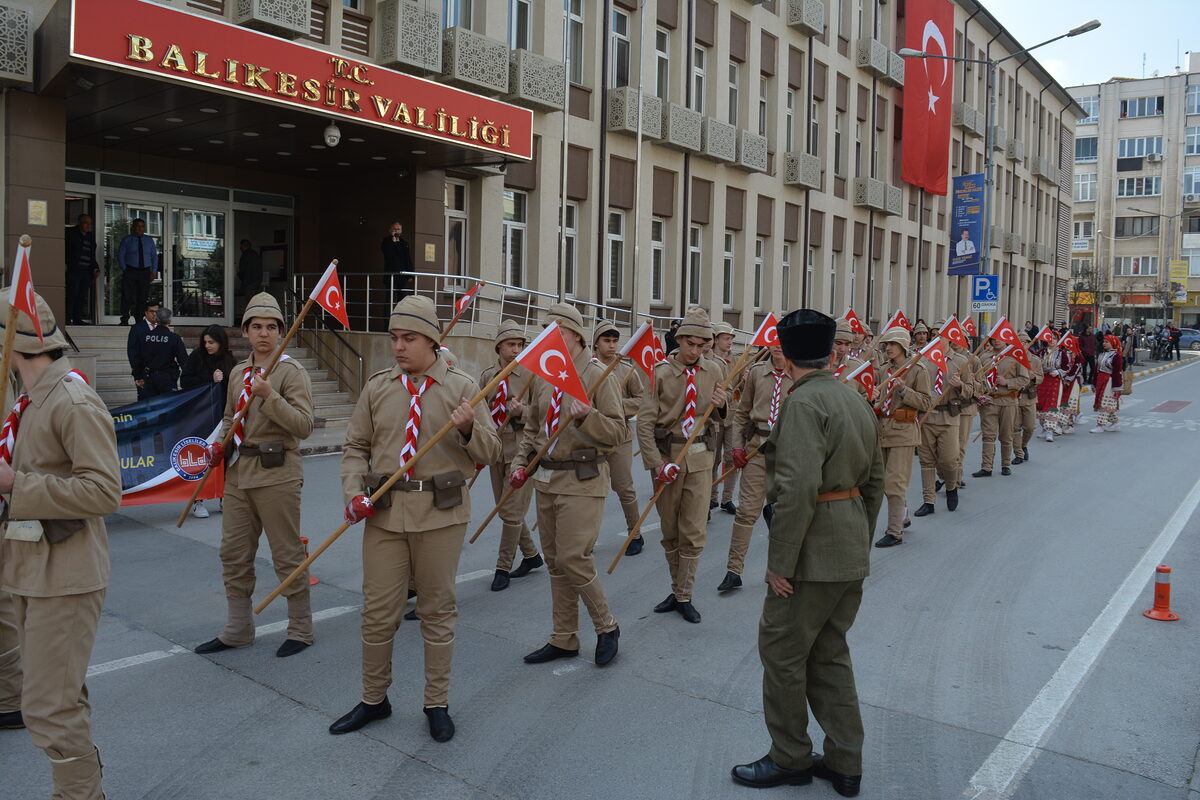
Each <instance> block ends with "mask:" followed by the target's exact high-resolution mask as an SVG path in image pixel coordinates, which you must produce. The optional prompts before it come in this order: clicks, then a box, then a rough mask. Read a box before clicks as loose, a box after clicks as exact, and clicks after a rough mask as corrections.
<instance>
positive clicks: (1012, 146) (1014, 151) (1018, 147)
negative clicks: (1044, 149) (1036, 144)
mask: <svg viewBox="0 0 1200 800" xmlns="http://www.w3.org/2000/svg"><path fill="white" fill-rule="evenodd" d="M1004 157H1005V158H1007V159H1008V160H1009V161H1024V160H1025V143H1024V142H1023V141H1021V140H1020V139H1009V140H1008V147H1007V148H1005V150H1004Z"/></svg>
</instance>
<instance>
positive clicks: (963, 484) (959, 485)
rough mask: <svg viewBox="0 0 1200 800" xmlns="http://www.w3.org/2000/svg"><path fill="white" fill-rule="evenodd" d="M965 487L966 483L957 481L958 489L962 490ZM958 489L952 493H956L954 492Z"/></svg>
mask: <svg viewBox="0 0 1200 800" xmlns="http://www.w3.org/2000/svg"><path fill="white" fill-rule="evenodd" d="M966 485H967V482H966V481H959V482H958V489H962V488H964V487H965V486H966ZM958 489H955V490H954V491H956V492H957V491H958Z"/></svg>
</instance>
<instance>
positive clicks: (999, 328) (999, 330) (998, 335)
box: [987, 317, 1022, 347]
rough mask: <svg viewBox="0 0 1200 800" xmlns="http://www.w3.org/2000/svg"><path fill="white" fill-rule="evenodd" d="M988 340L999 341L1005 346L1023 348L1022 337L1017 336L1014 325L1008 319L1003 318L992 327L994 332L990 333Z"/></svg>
mask: <svg viewBox="0 0 1200 800" xmlns="http://www.w3.org/2000/svg"><path fill="white" fill-rule="evenodd" d="M987 338H989V339H997V340H999V341H1001V342H1004V343H1005V344H1009V345H1016V346H1017V347H1021V346H1022V345H1021V337H1020V336H1018V335H1017V331H1016V329H1015V328H1013V326H1012V323H1011V322H1009V321H1008V318H1007V317H1001V318H1000V319H999V321H998V322H997V323H996V324H995V325H993V326H992V330H991V331H990V332H989V333H988V335H987Z"/></svg>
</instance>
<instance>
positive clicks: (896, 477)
mask: <svg viewBox="0 0 1200 800" xmlns="http://www.w3.org/2000/svg"><path fill="white" fill-rule="evenodd" d="M912 468H913V448H912V445H911V444H906V445H902V446H900V447H885V448H883V494H884V496H885V497H886V498H887V506H888V521H887V531H886V533H890V534H891V535H892V536H895V537H896V538H897V539H899V538H900V537H901V536H902V535H903V534H904V520H905V519H907V518H908V499H907V497H908V484H909V481H911V480H912Z"/></svg>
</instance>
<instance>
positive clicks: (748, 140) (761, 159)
mask: <svg viewBox="0 0 1200 800" xmlns="http://www.w3.org/2000/svg"><path fill="white" fill-rule="evenodd" d="M734 166H737V167H741V168H742V169H746V170H750V171H751V172H766V171H767V137H765V136H759V135H758V134H757V133H751V132H750V131H738V137H737V161H735V162H734Z"/></svg>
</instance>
